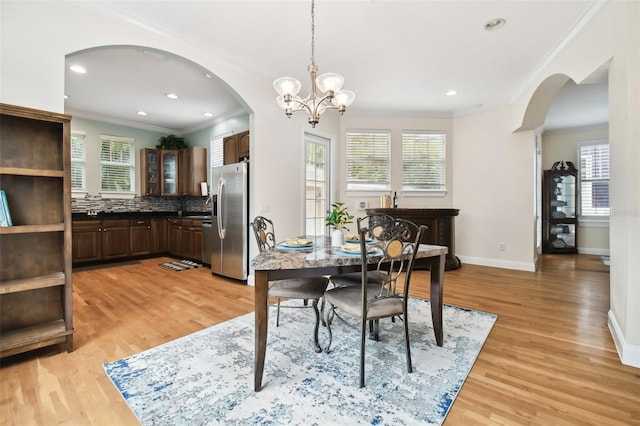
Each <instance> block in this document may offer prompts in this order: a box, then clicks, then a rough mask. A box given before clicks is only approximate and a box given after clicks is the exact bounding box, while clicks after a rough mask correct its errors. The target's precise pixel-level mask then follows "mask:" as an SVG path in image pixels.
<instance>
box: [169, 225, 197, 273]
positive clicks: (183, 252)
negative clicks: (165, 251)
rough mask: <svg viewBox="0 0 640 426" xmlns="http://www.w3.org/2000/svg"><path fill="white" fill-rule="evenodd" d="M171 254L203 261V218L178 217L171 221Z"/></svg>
mask: <svg viewBox="0 0 640 426" xmlns="http://www.w3.org/2000/svg"><path fill="white" fill-rule="evenodd" d="M169 254H171V255H173V256H176V257H182V258H186V259H192V260H196V261H198V262H201V261H202V220H197V219H179V218H178V219H171V220H170V221H169Z"/></svg>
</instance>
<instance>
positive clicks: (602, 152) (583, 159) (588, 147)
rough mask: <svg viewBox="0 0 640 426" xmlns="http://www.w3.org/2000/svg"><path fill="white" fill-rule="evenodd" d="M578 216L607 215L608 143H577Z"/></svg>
mask: <svg viewBox="0 0 640 426" xmlns="http://www.w3.org/2000/svg"><path fill="white" fill-rule="evenodd" d="M578 158H579V159H580V175H579V176H580V181H579V183H580V216H591V217H594V218H608V217H609V144H608V143H606V142H602V141H598V142H596V143H584V144H580V145H578Z"/></svg>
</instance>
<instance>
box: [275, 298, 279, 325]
mask: <svg viewBox="0 0 640 426" xmlns="http://www.w3.org/2000/svg"><path fill="white" fill-rule="evenodd" d="M276 327H280V298H279V297H278V310H277V311H276Z"/></svg>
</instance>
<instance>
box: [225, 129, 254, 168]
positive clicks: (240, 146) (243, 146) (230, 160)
mask: <svg viewBox="0 0 640 426" xmlns="http://www.w3.org/2000/svg"><path fill="white" fill-rule="evenodd" d="M249 142H250V134H249V131H246V132H242V133H236V134H235V135H231V136H227V137H226V138H224V139H223V147H224V164H234V163H238V162H240V161H242V160H246V159H248V158H249V145H250V144H249Z"/></svg>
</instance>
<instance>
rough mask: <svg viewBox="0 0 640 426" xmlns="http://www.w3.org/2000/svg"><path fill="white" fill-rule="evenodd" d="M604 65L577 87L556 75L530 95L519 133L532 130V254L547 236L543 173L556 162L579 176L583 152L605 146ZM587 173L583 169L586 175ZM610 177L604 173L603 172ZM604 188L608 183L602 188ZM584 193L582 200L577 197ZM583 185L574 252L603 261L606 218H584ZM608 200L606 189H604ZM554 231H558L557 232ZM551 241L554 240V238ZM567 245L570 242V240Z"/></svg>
mask: <svg viewBox="0 0 640 426" xmlns="http://www.w3.org/2000/svg"><path fill="white" fill-rule="evenodd" d="M607 69H608V63H606V64H604V65H602V66H601V67H600V68H598V69H597V70H595V71H594V72H593V73H592V74H590V75H589V76H588V77H587V78H585V79H583V80H582V81H581V82H580V83H579V84H577V83H575V82H574V80H573V79H571V78H570V77H569V76H567V75H564V74H554V75H552V76H550V77H548V78H547V79H545V80H544V81H543V82H542V83H541V84H540V85H539V86H538V88H537V89H536V90H535V92H534V93H533V95H532V97H531V99H530V101H529V103H528V105H527V109H526V112H525V115H524V118H523V120H522V126H521V128H520V129H519V130H524V129H529V130H534V129H535V130H536V134H537V137H536V145H537V146H536V149H537V154H538V155H537V161H536V163H537V164H536V184H537V185H536V195H537V200H536V214H537V217H538V220H537V223H536V228H537V229H536V235H537V236H538V241H537V244H536V249H537V250H538V254H540V247H541V246H542V245H543V244H542V243H543V241H545V240H546V241H547V242H549V238H551V237H552V236H550V235H546V233H545V227H544V226H543V225H544V220H545V218H544V217H543V207H542V204H543V203H544V198H543V195H544V194H543V186H542V180H543V176H542V172H543V170H548V169H550V168H551V167H552V165H553V164H555V163H556V162H560V161H570V162H572V163H573V164H575V166H576V167H577V168H578V172H580V168H581V166H582V167H584V164H582V165H581V161H582V162H584V161H585V159H584V158H583V157H581V154H580V153H581V152H582V151H583V150H581V149H580V148H581V147H584V145H588V144H597V143H600V144H601V143H605V144H607V143H608V132H609V129H608V120H609V108H608V98H609V94H608V90H609V88H608V73H607ZM607 169H608V157H607ZM586 170H587V169H586V168H585V171H586ZM607 171H608V170H607ZM606 185H607V188H608V181H607V182H606ZM581 190H582V192H583V193H582V194H580V191H581ZM586 190H587V186H586V184H583V185H578V188H577V191H578V197H577V205H576V209H575V217H576V220H577V223H576V228H575V229H576V233H575V238H576V240H575V241H576V248H577V250H578V253H580V254H590V255H599V256H603V259H604V261H606V256H608V254H609V227H608V217H601V218H596V220H593V218H592V217H589V216H588V215H587V214H586V213H584V212H582V210H583V209H584V206H585V204H584V203H586V202H587V201H588V200H589V199H590V197H587V196H586V195H585V193H584V192H585V191H586ZM606 192H607V200H608V189H607V191H606ZM555 229H562V228H559V227H556V228H555ZM553 237H554V236H553ZM568 238H570V241H572V239H573V238H574V236H573V235H572V236H570V237H568Z"/></svg>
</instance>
